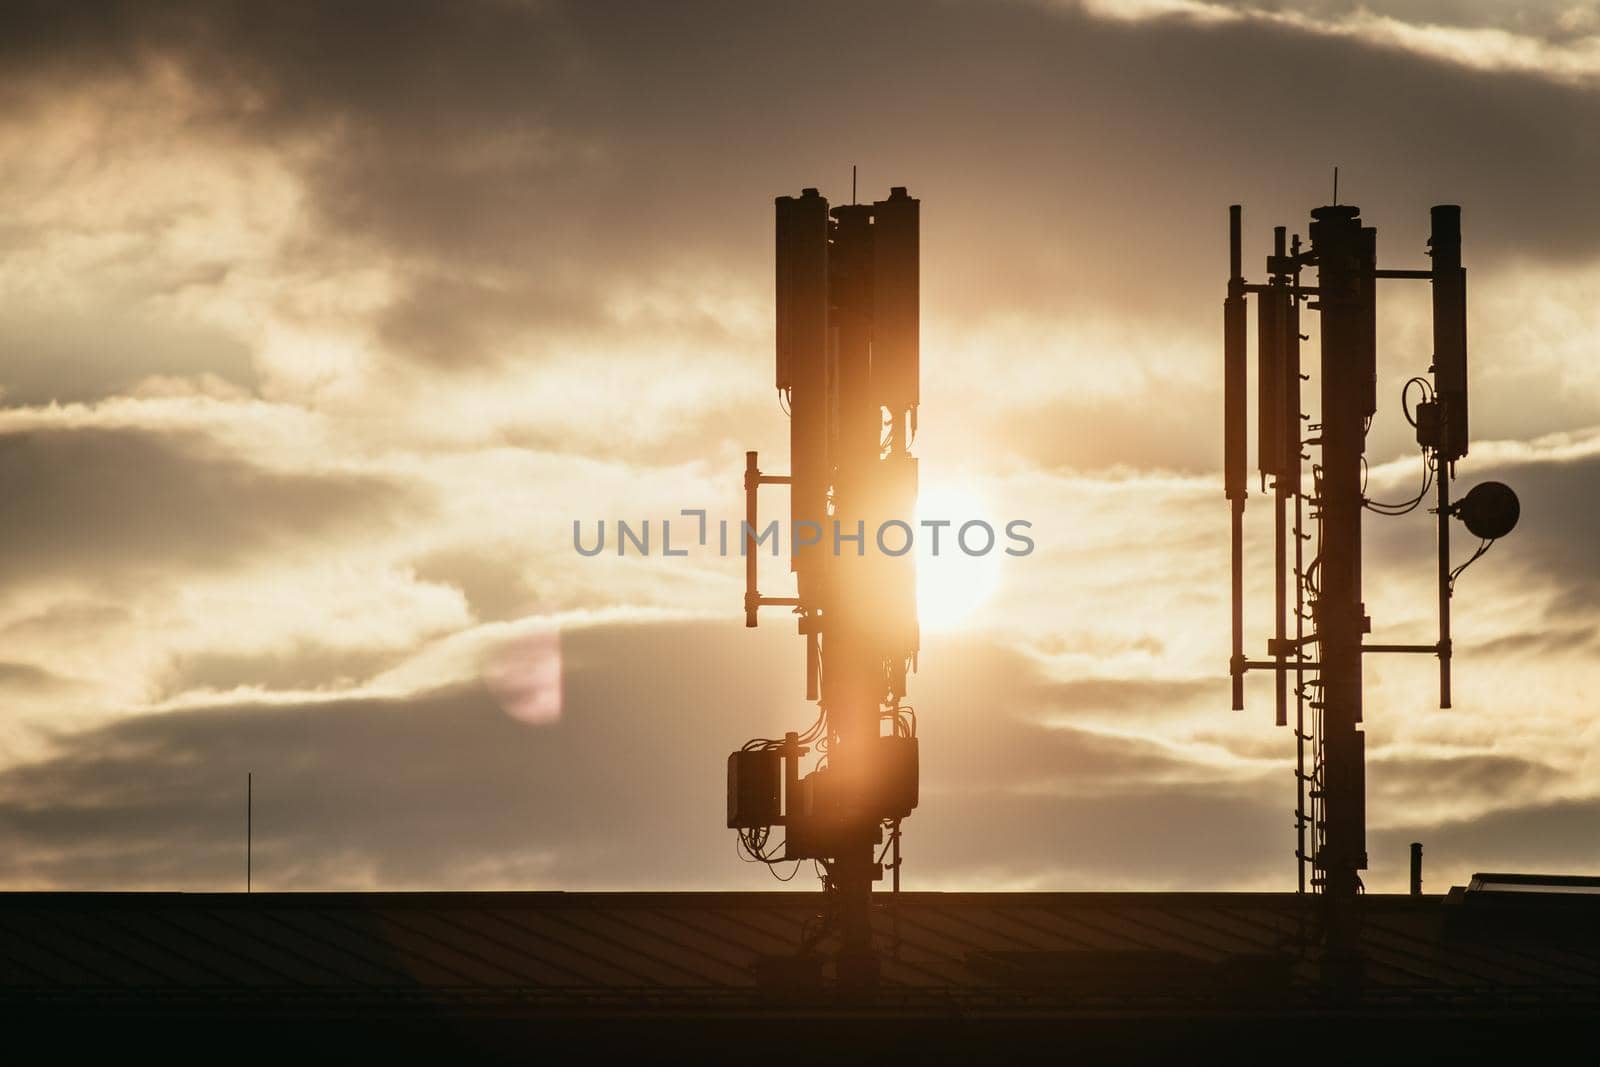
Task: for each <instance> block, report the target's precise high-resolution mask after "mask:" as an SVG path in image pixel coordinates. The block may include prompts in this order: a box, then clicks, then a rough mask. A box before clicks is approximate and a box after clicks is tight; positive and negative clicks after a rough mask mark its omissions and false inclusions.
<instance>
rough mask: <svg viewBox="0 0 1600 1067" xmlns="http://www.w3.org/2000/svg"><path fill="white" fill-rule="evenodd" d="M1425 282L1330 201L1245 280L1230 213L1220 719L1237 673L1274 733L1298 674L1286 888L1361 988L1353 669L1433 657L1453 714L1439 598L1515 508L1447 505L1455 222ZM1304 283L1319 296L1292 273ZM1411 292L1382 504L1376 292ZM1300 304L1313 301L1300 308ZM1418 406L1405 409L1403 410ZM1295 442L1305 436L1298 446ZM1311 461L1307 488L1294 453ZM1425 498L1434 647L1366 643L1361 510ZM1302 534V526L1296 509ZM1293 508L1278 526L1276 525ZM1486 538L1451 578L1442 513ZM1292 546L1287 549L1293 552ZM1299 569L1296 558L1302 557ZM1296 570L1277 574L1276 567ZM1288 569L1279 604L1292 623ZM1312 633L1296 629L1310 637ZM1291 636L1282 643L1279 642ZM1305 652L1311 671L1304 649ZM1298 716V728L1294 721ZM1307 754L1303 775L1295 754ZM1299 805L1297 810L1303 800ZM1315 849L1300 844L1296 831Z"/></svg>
mask: <svg viewBox="0 0 1600 1067" xmlns="http://www.w3.org/2000/svg"><path fill="white" fill-rule="evenodd" d="M1432 222H1433V233H1432V236H1431V237H1430V238H1429V241H1428V245H1429V249H1430V252H1429V254H1430V255H1431V256H1432V258H1433V265H1432V267H1431V268H1430V269H1428V270H1380V269H1379V268H1378V265H1377V230H1375V229H1373V228H1372V227H1370V226H1363V225H1362V223H1361V213H1360V210H1359V209H1358V208H1356V207H1353V206H1350V205H1343V204H1333V205H1329V206H1327V207H1320V208H1317V209H1315V210H1314V211H1312V212H1311V226H1310V238H1311V247H1310V249H1309V250H1306V251H1303V250H1302V248H1301V243H1300V238H1299V237H1298V236H1296V237H1294V239H1293V240H1292V241H1289V242H1287V243H1286V240H1285V231H1284V228H1283V227H1282V226H1279V227H1277V228H1276V229H1275V230H1274V231H1273V250H1272V254H1271V255H1270V256H1268V257H1267V276H1268V281H1267V283H1266V284H1264V285H1252V284H1249V283H1247V282H1246V281H1245V279H1244V276H1243V273H1242V270H1241V266H1240V262H1241V257H1240V233H1239V230H1240V212H1239V208H1238V206H1234V207H1233V208H1231V209H1230V220H1229V229H1230V234H1229V238H1230V251H1229V265H1230V276H1229V279H1228V296H1227V300H1226V302H1225V304H1224V308H1223V316H1224V352H1225V354H1224V423H1225V440H1224V460H1223V466H1224V481H1225V489H1226V495H1227V498H1228V500H1229V501H1230V502H1231V505H1232V512H1233V568H1232V569H1233V657H1232V661H1231V664H1230V673H1231V674H1232V678H1233V706H1234V708H1235V709H1242V708H1243V707H1244V676H1245V672H1247V671H1251V670H1269V671H1273V672H1274V673H1275V678H1276V706H1277V722H1278V725H1280V726H1283V725H1286V724H1287V723H1288V679H1289V677H1290V676H1291V675H1292V676H1293V678H1294V694H1295V733H1296V737H1297V751H1298V757H1297V760H1296V763H1297V766H1296V775H1297V778H1298V782H1299V785H1298V790H1297V792H1298V797H1299V803H1298V806H1297V809H1296V813H1297V823H1298V837H1299V847H1298V849H1297V851H1296V855H1297V857H1298V860H1299V865H1300V889H1301V891H1304V890H1305V889H1306V887H1307V881H1308V879H1307V873H1308V871H1309V874H1310V877H1309V883H1310V887H1311V889H1312V890H1313V891H1320V892H1322V893H1324V894H1325V895H1326V896H1327V898H1328V907H1327V909H1326V910H1325V913H1324V914H1325V924H1324V937H1325V941H1326V946H1327V951H1328V954H1327V957H1326V959H1327V960H1328V963H1329V965H1330V967H1331V968H1332V970H1333V972H1334V974H1335V977H1342V978H1353V977H1356V976H1358V975H1359V961H1358V960H1356V959H1355V958H1354V945H1355V937H1356V935H1357V933H1358V930H1359V913H1358V912H1357V910H1356V906H1355V900H1356V897H1357V895H1358V894H1359V893H1360V892H1361V890H1362V883H1361V875H1360V872H1361V871H1363V870H1365V869H1366V867H1367V850H1366V771H1365V744H1364V741H1365V734H1363V733H1362V731H1361V721H1362V706H1361V704H1362V656H1363V655H1364V654H1365V653H1368V652H1409V653H1425V654H1427V655H1432V656H1437V657H1438V659H1439V706H1440V707H1441V708H1448V707H1449V706H1450V656H1451V644H1450V596H1451V590H1452V586H1453V585H1454V582H1455V578H1456V576H1457V575H1458V574H1459V573H1460V572H1461V571H1462V570H1463V569H1464V568H1465V567H1466V566H1467V564H1470V563H1471V562H1472V561H1473V560H1475V559H1477V558H1478V556H1480V555H1482V554H1483V552H1484V551H1485V550H1486V549H1487V547H1488V546H1489V544H1490V543H1492V542H1493V541H1494V540H1495V539H1496V538H1499V537H1502V536H1504V535H1505V534H1507V533H1509V532H1510V531H1511V528H1512V527H1513V526H1514V525H1515V524H1516V520H1517V511H1518V507H1517V498H1516V494H1514V493H1513V492H1512V491H1511V490H1510V489H1509V488H1507V487H1506V486H1504V485H1501V484H1500V483H1498V482H1487V483H1485V484H1483V485H1480V486H1478V487H1476V488H1475V489H1473V490H1472V492H1470V493H1468V494H1467V496H1466V497H1465V498H1463V499H1462V500H1461V501H1460V502H1459V503H1456V504H1454V505H1452V504H1451V502H1450V483H1451V481H1452V480H1453V478H1454V476H1455V464H1456V461H1457V460H1458V459H1460V458H1461V457H1463V456H1465V455H1466V454H1467V300H1466V271H1465V270H1463V269H1462V266H1461V209H1460V208H1458V207H1455V206H1452V205H1443V206H1439V207H1435V208H1434V209H1433V211H1432ZM1308 267H1314V268H1315V269H1316V271H1317V284H1316V285H1315V286H1310V285H1305V284H1303V283H1302V281H1301V273H1302V271H1303V270H1305V269H1306V268H1308ZM1391 278H1392V279H1420V280H1425V281H1429V282H1431V283H1432V285H1433V365H1432V366H1431V367H1430V368H1429V371H1430V373H1431V376H1432V377H1431V381H1430V380H1429V379H1428V378H1425V377H1414V378H1411V379H1410V380H1409V381H1407V382H1406V384H1405V387H1404V389H1403V390H1402V391H1401V397H1400V403H1401V408H1402V411H1403V412H1404V414H1405V416H1406V418H1407V420H1408V421H1409V422H1411V424H1412V425H1413V426H1414V427H1415V428H1416V431H1417V443H1418V445H1420V446H1421V449H1422V466H1423V479H1422V487H1421V489H1420V490H1419V491H1418V492H1417V494H1416V496H1414V497H1412V498H1411V499H1410V500H1406V501H1401V502H1398V503H1389V504H1385V503H1379V502H1377V501H1373V500H1370V499H1368V497H1367V496H1366V492H1365V481H1366V479H1365V471H1366V459H1365V456H1364V452H1365V450H1366V436H1367V430H1368V428H1369V427H1370V426H1371V423H1372V419H1373V416H1374V415H1375V413H1376V412H1377V407H1378V404H1377V312H1376V308H1377V302H1376V293H1377V283H1378V281H1379V280H1380V279H1391ZM1252 294H1253V295H1255V296H1256V298H1257V319H1256V325H1257V370H1258V381H1257V384H1258V393H1257V399H1258V411H1257V436H1258V440H1257V457H1258V466H1259V468H1260V473H1261V479H1262V485H1263V486H1266V485H1267V484H1268V482H1269V481H1270V483H1271V485H1272V498H1273V507H1274V516H1275V538H1274V556H1275V580H1274V585H1273V589H1274V606H1273V636H1272V637H1271V638H1270V639H1269V640H1268V641H1267V658H1266V659H1262V660H1252V659H1248V658H1247V657H1246V655H1245V651H1244V594H1243V590H1244V577H1243V574H1244V568H1243V557H1244V552H1243V517H1244V504H1245V495H1246V492H1247V489H1246V483H1247V481H1248V476H1247V472H1246V466H1247V460H1246V413H1245V412H1246V334H1247V329H1248V326H1247V322H1246V311H1245V299H1246V296H1247V295H1252ZM1308 302H1309V303H1308ZM1302 304H1305V305H1306V307H1307V309H1308V310H1313V311H1318V312H1320V313H1321V316H1322V318H1321V335H1322V336H1321V345H1322V353H1321V364H1320V369H1319V374H1318V377H1319V385H1320V387H1321V390H1322V397H1321V409H1322V410H1321V416H1320V418H1321V422H1320V423H1313V424H1307V425H1304V426H1303V422H1304V420H1305V418H1306V416H1305V415H1304V414H1303V413H1302V412H1301V392H1300V389H1301V384H1300V383H1301V381H1302V380H1305V379H1306V377H1307V376H1303V375H1302V374H1301V367H1300V341H1301V333H1300V315H1301V305H1302ZM1413 396H1414V397H1415V398H1416V402H1415V404H1412V403H1411V398H1412V397H1413ZM1308 433H1309V436H1308V435H1307V434H1308ZM1308 447H1309V448H1316V449H1319V450H1320V460H1321V462H1320V463H1313V464H1312V466H1311V485H1310V487H1309V491H1307V487H1306V485H1305V464H1306V462H1307V461H1309V460H1310V459H1311V455H1310V454H1309V453H1307V452H1306V449H1307V448H1308ZM1430 490H1435V491H1436V493H1437V497H1436V504H1435V508H1434V510H1435V511H1436V513H1437V515H1438V597H1439V640H1438V642H1437V643H1436V644H1429V645H1402V644H1374V643H1371V642H1369V641H1368V640H1367V635H1368V634H1369V633H1370V632H1371V630H1372V620H1371V619H1370V618H1369V617H1368V616H1367V613H1366V606H1365V604H1364V603H1363V601H1362V593H1361V577H1362V576H1361V519H1362V514H1363V512H1365V511H1372V512H1376V513H1378V514H1383V515H1402V514H1406V513H1409V512H1411V511H1414V510H1415V509H1416V508H1418V507H1419V506H1422V505H1423V504H1424V503H1425V501H1426V498H1427V495H1428V493H1429V491H1430ZM1308 506H1309V508H1310V511H1311V516H1310V517H1311V518H1312V519H1313V520H1314V521H1315V523H1316V532H1315V536H1314V537H1313V536H1312V535H1310V534H1308V533H1307V532H1306V529H1305V519H1306V509H1307V507H1308ZM1291 510H1292V512H1293V518H1292V523H1293V525H1292V527H1291V526H1290V522H1291V519H1290V512H1291ZM1451 516H1455V517H1456V518H1458V519H1461V520H1463V522H1464V523H1465V525H1466V527H1467V529H1468V530H1469V531H1470V532H1471V533H1473V534H1475V535H1476V536H1478V537H1480V538H1482V539H1483V543H1482V544H1481V545H1480V546H1479V548H1478V551H1477V552H1476V553H1475V554H1474V555H1473V556H1472V558H1471V559H1469V560H1468V561H1467V563H1466V564H1462V565H1461V566H1459V567H1456V568H1454V569H1452V568H1451V565H1450V524H1449V523H1450V517H1451ZM1291 546H1292V548H1291ZM1308 549H1309V555H1310V559H1309V560H1308V559H1307V558H1306V557H1307V555H1308ZM1291 554H1292V558H1293V563H1292V566H1291V563H1290V558H1291ZM1291 571H1292V574H1293V583H1292V589H1293V592H1292V603H1293V611H1292V612H1291V610H1290V603H1291V592H1290V588H1291V583H1290V581H1289V575H1290V573H1291ZM1308 624H1309V626H1310V628H1309V629H1307V626H1308ZM1291 625H1292V630H1293V632H1292V633H1291V632H1290V630H1291ZM1313 648H1314V649H1315V650H1316V655H1315V657H1314V658H1313V657H1311V656H1309V655H1308V650H1310V649H1313ZM1308 710H1309V712H1310V715H1309V722H1308V716H1307V711H1308ZM1308 746H1309V755H1310V758H1309V761H1308V759H1307V748H1308ZM1308 801H1309V804H1308ZM1308 833H1309V835H1310V837H1311V840H1310V842H1309V847H1308V842H1307V835H1308Z"/></svg>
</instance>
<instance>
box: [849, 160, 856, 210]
mask: <svg viewBox="0 0 1600 1067" xmlns="http://www.w3.org/2000/svg"><path fill="white" fill-rule="evenodd" d="M855 202H856V165H855V164H854V163H852V164H850V203H851V204H854V203H855Z"/></svg>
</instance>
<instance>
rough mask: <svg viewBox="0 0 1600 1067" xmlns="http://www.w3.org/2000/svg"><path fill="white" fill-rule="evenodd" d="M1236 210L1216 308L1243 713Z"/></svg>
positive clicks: (1235, 665) (1242, 441)
mask: <svg viewBox="0 0 1600 1067" xmlns="http://www.w3.org/2000/svg"><path fill="white" fill-rule="evenodd" d="M1240 215H1241V208H1240V206H1239V205H1238V204H1234V205H1233V206H1231V207H1230V208H1228V296H1227V299H1226V300H1225V301H1224V302H1223V305H1222V336H1223V355H1222V398H1223V399H1222V403H1223V426H1224V429H1223V440H1222V468H1223V487H1224V492H1225V494H1226V496H1227V498H1228V501H1229V503H1230V504H1231V505H1232V512H1233V571H1232V573H1233V653H1232V656H1231V658H1230V659H1229V661H1228V672H1229V674H1230V675H1231V676H1232V679H1233V710H1234V711H1242V710H1244V670H1245V660H1244V499H1245V493H1246V489H1245V462H1246V455H1245V451H1246V448H1247V441H1246V428H1245V386H1246V382H1245V345H1246V340H1245V302H1244V300H1245V297H1244V274H1243V269H1244V268H1243V262H1244V257H1243V252H1242V249H1241V237H1240Z"/></svg>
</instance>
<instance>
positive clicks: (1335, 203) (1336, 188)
mask: <svg viewBox="0 0 1600 1067" xmlns="http://www.w3.org/2000/svg"><path fill="white" fill-rule="evenodd" d="M1333 206H1334V207H1338V206H1339V168H1338V167H1334V168H1333Z"/></svg>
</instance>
